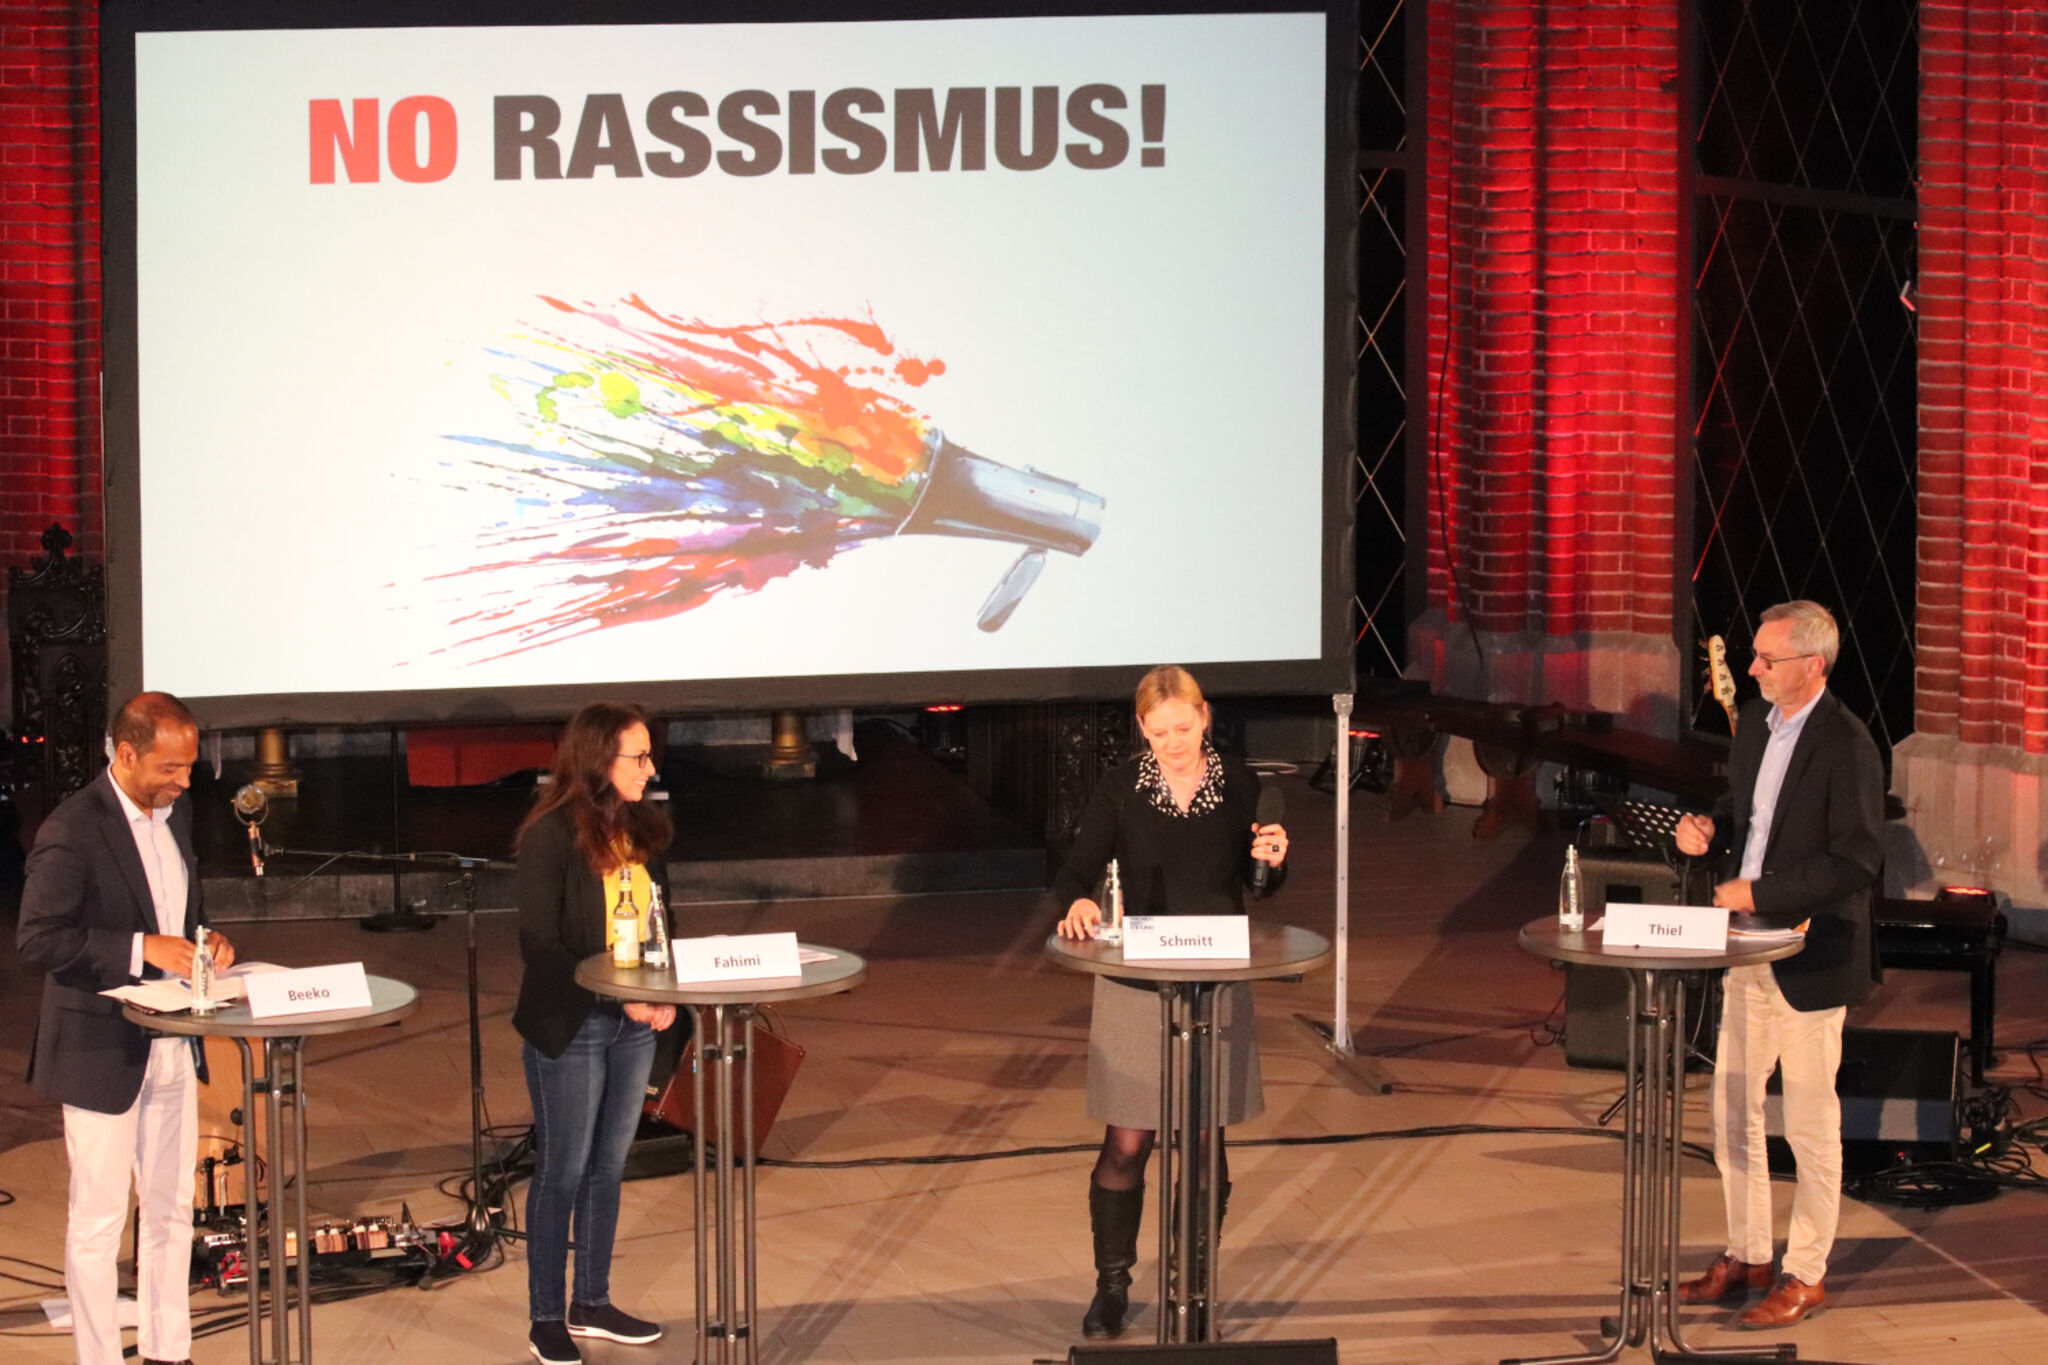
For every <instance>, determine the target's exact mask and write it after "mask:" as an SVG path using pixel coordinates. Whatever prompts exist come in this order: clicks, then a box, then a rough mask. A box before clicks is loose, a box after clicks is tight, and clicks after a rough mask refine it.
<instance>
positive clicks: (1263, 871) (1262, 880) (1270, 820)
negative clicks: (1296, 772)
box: [1252, 787, 1287, 896]
mask: <svg viewBox="0 0 2048 1365" xmlns="http://www.w3.org/2000/svg"><path fill="white" fill-rule="evenodd" d="M1286 813H1287V798H1286V796H1284V795H1283V794H1282V793H1281V791H1280V789H1279V788H1278V787H1261V788H1260V789H1259V809H1258V813H1257V814H1256V815H1255V816H1254V817H1253V820H1254V822H1255V823H1257V824H1258V825H1260V826H1261V827H1263V826H1266V825H1277V824H1279V823H1280V817H1281V816H1283V815H1285V814H1286ZM1272 871H1273V868H1272V865H1271V864H1270V863H1264V862H1260V861H1259V860H1258V859H1256V858H1255V859H1253V860H1252V890H1253V891H1254V892H1256V893H1257V894H1259V895H1261V896H1263V895H1265V894H1266V878H1267V877H1269V876H1270V875H1272Z"/></svg>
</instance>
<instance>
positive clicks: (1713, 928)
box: [1601, 901, 1728, 952]
mask: <svg viewBox="0 0 2048 1365" xmlns="http://www.w3.org/2000/svg"><path fill="white" fill-rule="evenodd" d="M1601 937H1602V939H1603V941H1604V942H1605V943H1606V944H1607V946H1609V947H1610V948H1701V949H1705V950H1707V951H1709V952H1719V951H1721V950H1722V949H1724V948H1726V947H1727V946H1728V912H1727V911H1726V910H1723V909H1720V908H1719V907H1717V906H1711V905H1630V904H1628V903H1627V902H1625V901H1610V902H1608V905H1607V921H1606V924H1605V925H1604V927H1603V928H1602V931H1601Z"/></svg>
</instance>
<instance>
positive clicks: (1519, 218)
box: [1411, 0, 1679, 637]
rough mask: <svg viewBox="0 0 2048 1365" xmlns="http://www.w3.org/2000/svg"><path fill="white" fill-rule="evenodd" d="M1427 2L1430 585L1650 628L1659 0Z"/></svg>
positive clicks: (1560, 616) (1490, 626)
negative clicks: (1454, 575)
mask: <svg viewBox="0 0 2048 1365" xmlns="http://www.w3.org/2000/svg"><path fill="white" fill-rule="evenodd" d="M1429 24H1430V29H1429V102H1428V109H1427V114H1426V129H1427V137H1428V153H1427V177H1428V224H1429V238H1428V242H1427V244H1426V250H1427V253H1428V270H1429V282H1430V297H1429V378H1428V383H1429V389H1428V393H1427V408H1426V420H1427V422H1428V424H1429V428H1428V430H1429V444H1430V448H1431V452H1432V457H1431V463H1430V465H1429V467H1428V468H1427V469H1425V470H1422V471H1417V474H1419V475H1420V476H1422V477H1424V478H1426V479H1427V482H1428V489H1429V509H1430V524H1429V527H1428V529H1427V535H1428V540H1427V544H1428V547H1429V588H1428V591H1429V602H1430V605H1431V607H1433V608H1436V609H1438V610H1441V611H1444V612H1445V613H1446V615H1447V616H1448V618H1449V619H1451V620H1463V619H1466V618H1467V617H1468V616H1469V618H1470V619H1471V620H1472V622H1473V623H1474V624H1476V625H1477V626H1478V627H1479V628H1481V629H1482V630H1489V631H1501V632H1532V633H1535V634H1541V635H1570V634H1575V633H1580V632H1589V631H1603V632H1627V633H1634V634H1639V635H1647V636H1652V637H1668V636H1669V634H1670V631H1671V624H1672V581H1673V572H1672V556H1673V554H1674V546H1675V536H1676V533H1677V532H1676V525H1675V520H1674V501H1673V499H1674V483H1673V479H1674V474H1675V471H1676V470H1677V469H1678V468H1679V460H1678V451H1677V436H1676V416H1675V413H1676V409H1675V406H1674V405H1675V403H1676V401H1677V394H1678V391H1679V387H1678V386H1679V376H1678V373H1677V366H1678V362H1677V336H1676V326H1677V323H1676V320H1675V317H1674V311H1675V305H1674V300H1675V298H1676V297H1677V295H1678V291H1679V276H1678V258H1677V243H1678V238H1677V222H1678V155H1679V145H1678V136H1677V122H1678V94H1677V81H1676V76H1677V69H1678V52H1679V48H1678V32H1679V31H1678V24H1679V4H1678V0H1627V2H1624V3H1616V0H1430V6H1429ZM1414 476H1415V475H1411V477H1414ZM1446 523H1448V525H1447V526H1446ZM1453 561H1455V563H1456V568H1457V573H1456V580H1455V583H1454V581H1453V575H1452V574H1451V567H1452V562H1453Z"/></svg>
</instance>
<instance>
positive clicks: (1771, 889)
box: [1715, 690, 1884, 1011]
mask: <svg viewBox="0 0 2048 1365" xmlns="http://www.w3.org/2000/svg"><path fill="white" fill-rule="evenodd" d="M1770 712H1771V707H1770V703H1768V702H1766V701H1764V700H1763V699H1762V698H1760V697H1759V698H1753V699H1751V701H1750V702H1749V704H1748V705H1746V706H1744V707H1743V708H1742V722H1741V724H1740V725H1739V726H1738V727H1737V730H1736V738H1735V745H1734V748H1733V749H1732V750H1731V751H1730V753H1729V757H1728V795H1727V796H1726V797H1724V798H1723V799H1722V802H1721V805H1720V806H1719V807H1718V808H1717V809H1716V811H1715V815H1716V817H1717V820H1716V823H1717V825H1718V826H1719V827H1720V828H1725V829H1726V830H1727V831H1728V835H1729V838H1730V840H1731V842H1730V844H1729V851H1728V868H1727V875H1728V876H1729V877H1739V876H1741V875H1742V871H1741V869H1742V848H1743V844H1744V843H1745V842H1746V841H1747V840H1748V838H1749V809H1750V805H1751V803H1752V800H1753V798H1754V795H1755V792H1756V778H1757V769H1758V768H1759V767H1761V766H1762V764H1763V758H1764V746H1765V744H1766V743H1767V742H1768V741H1769V740H1770V737H1771V728H1770V725H1769V723H1768V718H1769V716H1770ZM1883 829H1884V766H1883V764H1882V762H1881V761H1880V760H1879V758H1878V754H1877V746H1876V745H1875V744H1873V743H1872V742H1871V739H1870V732H1869V731H1868V730H1867V729H1865V728H1864V726H1863V722H1862V721H1860V720H1858V719H1856V717H1855V716H1853V715H1851V714H1849V710H1848V708H1847V707H1845V706H1843V705H1842V703H1841V702H1840V701H1838V700H1836V698H1835V694H1834V693H1832V692H1829V691H1825V690H1824V691H1822V692H1821V694H1820V696H1819V697H1818V698H1816V699H1815V701H1814V703H1813V714H1811V715H1810V716H1808V717H1807V718H1806V724H1805V725H1804V727H1803V728H1802V729H1801V730H1800V732H1799V740H1798V742H1797V743H1796V744H1795V745H1794V746H1793V749H1792V759H1791V762H1790V763H1788V764H1787V765H1786V768H1785V781H1784V785H1782V786H1781V787H1779V789H1778V804H1777V808H1776V810H1775V812H1774V813H1773V815H1772V819H1771V840H1770V844H1769V846H1768V847H1767V848H1765V850H1764V863H1763V875H1762V876H1760V877H1758V878H1757V881H1756V885H1755V887H1754V888H1753V890H1752V893H1751V894H1752V895H1753V897H1754V899H1755V901H1756V910H1757V916H1758V918H1760V919H1762V920H1763V921H1764V922H1766V923H1768V924H1772V925H1780V926H1790V925H1795V924H1797V923H1799V922H1800V921H1801V920H1804V919H1811V920H1812V921H1813V923H1812V925H1811V926H1810V927H1809V928H1808V929H1807V932H1806V946H1805V947H1804V948H1802V949H1801V950H1800V951H1799V952H1798V953H1797V954H1795V955H1794V956H1792V957H1788V958H1783V959H1781V960H1779V961H1777V962H1774V963H1772V964H1771V970H1772V971H1773V972H1774V973H1775V974H1776V976H1777V978H1778V989H1779V990H1781V991H1783V992H1784V993H1785V999H1786V1000H1788V1001H1790V1002H1791V1004H1792V1007H1793V1008H1794V1009H1798V1010H1808V1011H1812V1010H1825V1009H1833V1008H1835V1007H1836V1006H1838V1005H1854V1004H1857V1003H1859V1002H1861V1001H1863V1000H1866V999H1868V998H1869V997H1870V994H1871V992H1872V991H1874V990H1876V989H1877V984H1878V982H1879V981H1881V980H1883V973H1882V972H1881V971H1880V970H1879V968H1878V964H1877V939H1876V935H1875V934H1874V933H1873V931H1872V928H1871V914H1872V910H1873V908H1874V902H1875V900H1876V897H1877V885H1878V877H1879V874H1880V869H1881V867H1882V861H1883ZM1717 833H1718V830H1717Z"/></svg>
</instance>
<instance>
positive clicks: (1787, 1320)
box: [1736, 1275, 1827, 1329]
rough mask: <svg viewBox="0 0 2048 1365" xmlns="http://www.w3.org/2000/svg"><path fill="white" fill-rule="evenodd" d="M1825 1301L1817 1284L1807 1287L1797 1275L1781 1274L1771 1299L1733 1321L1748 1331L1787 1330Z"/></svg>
mask: <svg viewBox="0 0 2048 1365" xmlns="http://www.w3.org/2000/svg"><path fill="white" fill-rule="evenodd" d="M1826 1300H1827V1295H1826V1294H1825V1293H1823V1292H1822V1290H1821V1287H1820V1286H1819V1285H1818V1284H1807V1283H1806V1282H1805V1281H1803V1280H1801V1279H1800V1278H1799V1277H1798V1276H1797V1275H1780V1276H1779V1277H1778V1283H1777V1285H1776V1287H1774V1288H1773V1289H1772V1290H1771V1293H1770V1297H1769V1298H1767V1299H1765V1300H1764V1301H1763V1302H1762V1303H1760V1304H1758V1305H1757V1306H1756V1307H1754V1308H1752V1309H1750V1310H1749V1311H1748V1312H1747V1313H1744V1314H1743V1315H1742V1316H1741V1317H1740V1318H1737V1319H1736V1321H1737V1322H1739V1323H1741V1324H1742V1325H1743V1326H1744V1327H1748V1328H1751V1329H1757V1328H1767V1327H1790V1326H1791V1325H1792V1324H1793V1323H1795V1322H1798V1321H1799V1320H1800V1319H1802V1318H1804V1317H1805V1316H1806V1315H1807V1314H1808V1313H1811V1312H1813V1310H1814V1309H1816V1308H1818V1307H1820V1306H1821V1304H1822V1303H1824V1302H1825V1301H1826Z"/></svg>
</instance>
